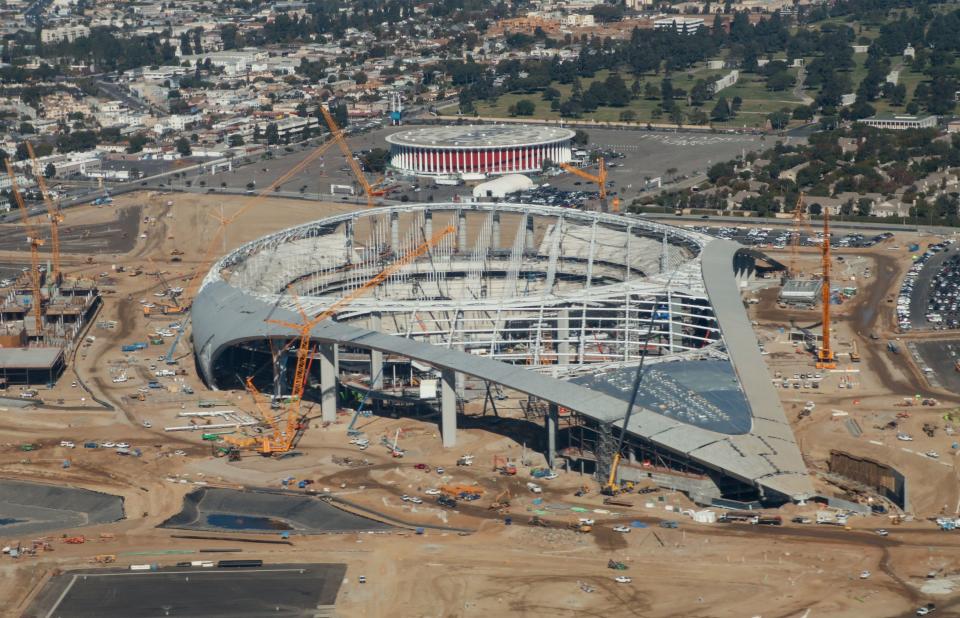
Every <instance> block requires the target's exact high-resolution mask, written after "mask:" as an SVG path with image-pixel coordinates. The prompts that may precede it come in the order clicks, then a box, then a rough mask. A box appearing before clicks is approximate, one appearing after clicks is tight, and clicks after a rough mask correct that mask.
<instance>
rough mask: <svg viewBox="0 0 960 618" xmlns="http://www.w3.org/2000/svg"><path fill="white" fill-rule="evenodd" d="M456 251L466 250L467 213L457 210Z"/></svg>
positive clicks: (462, 251)
mask: <svg viewBox="0 0 960 618" xmlns="http://www.w3.org/2000/svg"><path fill="white" fill-rule="evenodd" d="M457 251H458V252H459V253H466V252H467V213H465V212H463V211H462V210H458V211H457Z"/></svg>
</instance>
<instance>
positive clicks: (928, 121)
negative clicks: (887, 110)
mask: <svg viewBox="0 0 960 618" xmlns="http://www.w3.org/2000/svg"><path fill="white" fill-rule="evenodd" d="M857 122H859V123H862V124H865V125H867V126H869V127H875V128H877V129H891V130H894V131H905V130H907V129H930V128H932V127H935V126H937V117H936V116H902V115H898V116H892V115H891V116H886V115H884V116H871V117H870V118H862V119H860V120H858V121H857Z"/></svg>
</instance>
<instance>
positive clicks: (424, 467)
mask: <svg viewBox="0 0 960 618" xmlns="http://www.w3.org/2000/svg"><path fill="white" fill-rule="evenodd" d="M413 467H414V468H416V469H417V470H426V471H427V472H429V471H430V466H428V465H427V464H424V463H418V464H415V465H414V466H413Z"/></svg>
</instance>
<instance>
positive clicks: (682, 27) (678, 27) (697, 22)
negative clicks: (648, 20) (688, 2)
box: [653, 17, 704, 35]
mask: <svg viewBox="0 0 960 618" xmlns="http://www.w3.org/2000/svg"><path fill="white" fill-rule="evenodd" d="M703 27H704V24H703V20H702V19H700V18H699V17H665V18H663V19H658V20H656V21H654V22H653V29H654V30H675V31H677V32H678V33H679V34H686V35H691V34H696V33H698V32H700V30H701V29H702V28H703Z"/></svg>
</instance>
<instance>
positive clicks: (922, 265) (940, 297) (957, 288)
mask: <svg viewBox="0 0 960 618" xmlns="http://www.w3.org/2000/svg"><path fill="white" fill-rule="evenodd" d="M958 293H960V247H956V246H954V241H953V240H945V241H943V242H940V243H937V244H932V245H930V246H929V247H927V250H926V251H925V252H923V253H922V254H919V255H917V257H916V259H915V260H914V264H913V266H912V267H911V268H910V270H909V271H908V272H907V275H906V276H905V277H904V279H903V283H902V284H901V285H900V294H899V297H898V298H897V324H898V325H899V327H900V330H902V331H909V330H912V329H915V328H917V329H932V330H946V329H956V328H960V303H958V302H957V296H958Z"/></svg>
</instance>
